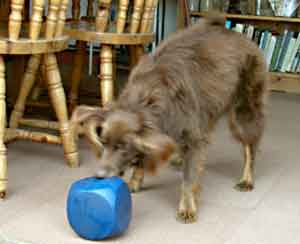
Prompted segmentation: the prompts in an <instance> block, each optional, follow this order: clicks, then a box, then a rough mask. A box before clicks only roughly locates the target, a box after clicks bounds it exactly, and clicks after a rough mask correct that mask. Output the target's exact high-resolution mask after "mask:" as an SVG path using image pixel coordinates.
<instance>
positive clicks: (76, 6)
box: [72, 0, 80, 20]
mask: <svg viewBox="0 0 300 244" xmlns="http://www.w3.org/2000/svg"><path fill="white" fill-rule="evenodd" d="M72 17H73V19H75V20H79V19H80V0H73V1H72Z"/></svg>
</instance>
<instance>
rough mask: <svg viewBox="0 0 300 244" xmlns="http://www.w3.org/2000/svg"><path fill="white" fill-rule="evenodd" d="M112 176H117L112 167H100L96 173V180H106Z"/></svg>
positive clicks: (116, 171) (117, 173)
mask: <svg viewBox="0 0 300 244" xmlns="http://www.w3.org/2000/svg"><path fill="white" fill-rule="evenodd" d="M112 176H119V172H118V170H116V169H114V168H112V167H102V168H101V169H99V170H98V171H97V172H96V177H97V178H108V177H112Z"/></svg>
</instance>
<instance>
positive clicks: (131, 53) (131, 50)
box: [128, 45, 137, 70]
mask: <svg viewBox="0 0 300 244" xmlns="http://www.w3.org/2000/svg"><path fill="white" fill-rule="evenodd" d="M128 48H129V60H130V70H132V69H133V67H134V66H135V65H136V64H137V60H136V55H135V54H136V46H133V45H130V46H129V47H128Z"/></svg>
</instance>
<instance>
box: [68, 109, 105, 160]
mask: <svg viewBox="0 0 300 244" xmlns="http://www.w3.org/2000/svg"><path fill="white" fill-rule="evenodd" d="M107 111H108V110H107V109H104V108H100V107H91V106H84V105H83V106H79V107H77V108H76V109H75V110H74V112H73V114H72V117H71V120H70V124H71V129H72V132H73V134H74V136H77V133H78V130H79V129H80V128H79V125H80V124H82V127H81V129H82V130H83V133H84V135H85V136H86V137H87V139H88V141H89V142H90V144H91V146H92V149H93V150H94V151H95V153H96V156H98V157H100V155H101V154H102V149H103V146H102V144H101V142H100V140H99V136H98V134H97V128H98V127H101V124H102V122H103V120H104V118H105V115H106V113H107Z"/></svg>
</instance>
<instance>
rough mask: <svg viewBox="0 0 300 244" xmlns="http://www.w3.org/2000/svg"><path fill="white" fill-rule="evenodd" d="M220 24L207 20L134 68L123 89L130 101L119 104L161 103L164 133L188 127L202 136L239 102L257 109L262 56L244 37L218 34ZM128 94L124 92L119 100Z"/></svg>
mask: <svg viewBox="0 0 300 244" xmlns="http://www.w3.org/2000/svg"><path fill="white" fill-rule="evenodd" d="M224 21H225V20H224V18H223V17H222V16H210V17H209V18H207V19H204V20H200V21H199V23H197V24H195V25H193V26H192V27H190V28H188V29H186V30H184V31H181V32H179V33H176V34H174V35H173V36H171V37H170V38H168V39H167V40H166V41H164V42H163V43H162V44H161V45H160V46H159V47H158V48H157V50H156V51H155V53H154V54H153V55H149V56H145V57H144V58H143V59H142V60H141V62H140V63H139V64H138V65H137V66H136V68H135V69H134V71H133V72H132V74H131V77H130V81H129V84H128V86H127V87H128V89H129V90H130V91H131V92H130V91H129V90H128V92H130V94H131V96H127V95H126V96H127V98H125V97H124V98H122V96H121V99H120V100H122V101H123V102H124V100H130V102H129V103H131V104H137V103H139V101H138V99H141V98H142V97H144V98H143V99H144V100H145V97H151V96H149V94H150V93H151V94H155V98H159V97H160V98H162V99H161V100H160V99H155V100H156V101H160V102H158V103H159V106H158V107H159V108H160V109H162V110H164V113H162V114H161V115H160V116H162V118H161V120H162V121H164V122H165V123H162V124H163V125H162V126H163V127H164V129H165V130H170V128H171V130H173V128H175V129H176V128H177V127H178V124H190V123H193V126H194V127H198V126H199V124H200V126H201V127H202V129H204V130H206V128H209V127H211V125H212V124H214V122H215V121H216V120H218V118H219V117H220V116H221V115H222V114H223V113H224V112H225V111H227V109H229V108H230V107H231V105H232V104H234V103H237V102H238V101H241V98H242V97H246V98H247V99H248V100H249V101H250V100H251V103H252V102H253V103H255V104H263V102H264V101H263V100H264V94H266V88H267V69H266V65H265V61H264V57H263V54H262V52H261V51H260V50H259V48H258V47H257V46H256V45H255V44H254V43H252V42H251V41H250V40H248V39H247V38H246V37H244V36H242V35H241V34H239V33H234V32H232V31H229V30H227V29H226V28H224ZM132 90H135V92H132ZM128 92H126V88H125V91H124V94H128ZM133 93H134V94H135V95H133ZM250 93H251V94H250ZM252 93H253V94H252ZM250 96H251V97H252V98H251V99H250ZM152 98H153V96H152ZM246 98H245V99H246ZM253 98H255V99H253ZM125 103H126V102H125ZM125 106H126V105H125ZM253 106H254V105H253ZM158 113H159V111H158ZM182 113H184V114H186V116H183V115H182ZM169 119H170V121H169ZM171 124H174V126H170V125H171ZM170 133H172V132H170Z"/></svg>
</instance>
